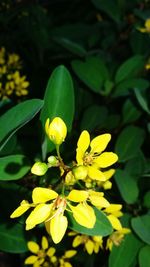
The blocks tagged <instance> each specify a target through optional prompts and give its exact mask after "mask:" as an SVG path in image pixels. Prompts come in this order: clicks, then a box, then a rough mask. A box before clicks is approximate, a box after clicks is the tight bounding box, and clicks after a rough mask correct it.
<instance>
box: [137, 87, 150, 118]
mask: <svg viewBox="0 0 150 267" xmlns="http://www.w3.org/2000/svg"><path fill="white" fill-rule="evenodd" d="M134 93H135V95H136V98H137V100H138V103H139V104H140V106H141V107H142V109H143V110H144V111H146V112H147V113H148V114H150V110H149V107H148V103H147V99H146V97H144V96H143V95H142V93H141V92H140V91H139V90H138V89H134Z"/></svg>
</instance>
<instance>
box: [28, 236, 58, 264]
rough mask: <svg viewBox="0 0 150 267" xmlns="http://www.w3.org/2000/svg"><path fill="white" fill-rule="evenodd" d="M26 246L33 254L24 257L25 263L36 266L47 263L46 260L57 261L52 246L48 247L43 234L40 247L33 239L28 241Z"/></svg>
mask: <svg viewBox="0 0 150 267" xmlns="http://www.w3.org/2000/svg"><path fill="white" fill-rule="evenodd" d="M27 246H28V249H29V251H30V252H32V253H33V255H31V256H29V257H27V258H26V260H25V264H27V265H28V264H32V265H33V267H38V266H43V265H44V263H45V264H46V263H48V262H47V260H48V261H50V262H53V263H54V262H56V261H57V258H56V257H55V256H54V253H55V251H56V250H55V248H53V247H50V248H49V244H48V240H47V238H46V237H45V236H43V237H42V240H41V247H40V246H39V245H38V244H37V243H36V242H34V241H29V242H28V243H27ZM48 266H49V265H48Z"/></svg>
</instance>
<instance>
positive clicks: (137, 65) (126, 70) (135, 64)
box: [115, 55, 144, 83]
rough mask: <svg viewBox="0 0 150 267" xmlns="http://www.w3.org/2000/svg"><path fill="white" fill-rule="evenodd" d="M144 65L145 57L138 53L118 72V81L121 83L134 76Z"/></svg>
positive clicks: (124, 63) (116, 77) (116, 78)
mask: <svg viewBox="0 0 150 267" xmlns="http://www.w3.org/2000/svg"><path fill="white" fill-rule="evenodd" d="M143 67H144V58H143V57H142V56H140V55H136V56H133V57H131V58H129V59H127V60H126V61H125V62H123V64H122V65H121V66H120V67H119V68H118V70H117V72H116V76H115V81H116V83H119V82H121V81H123V80H125V79H127V78H130V77H131V78H133V77H134V76H136V74H137V73H138V72H139V71H140V70H141V69H142V68H143Z"/></svg>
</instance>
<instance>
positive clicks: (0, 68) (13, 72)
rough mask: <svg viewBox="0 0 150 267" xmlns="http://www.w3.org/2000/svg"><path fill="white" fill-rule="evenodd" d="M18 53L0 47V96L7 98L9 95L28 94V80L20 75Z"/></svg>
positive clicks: (20, 67)
mask: <svg viewBox="0 0 150 267" xmlns="http://www.w3.org/2000/svg"><path fill="white" fill-rule="evenodd" d="M21 69H22V65H21V61H20V57H19V55H17V54H15V53H12V54H9V53H7V51H6V49H5V48H4V47H2V48H1V49H0V97H1V98H2V99H4V98H9V97H10V96H11V95H16V96H25V95H27V94H28V89H27V88H28V87H29V82H28V81H27V80H26V76H22V75H21V73H20V70H21Z"/></svg>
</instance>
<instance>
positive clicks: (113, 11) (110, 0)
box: [92, 0, 121, 22]
mask: <svg viewBox="0 0 150 267" xmlns="http://www.w3.org/2000/svg"><path fill="white" fill-rule="evenodd" d="M92 2H93V4H94V5H95V6H96V7H97V8H98V9H100V10H102V11H104V12H106V14H108V15H109V16H110V17H111V18H112V19H113V20H115V21H116V22H119V20H120V15H121V14H120V9H119V5H118V2H117V1H115V0H107V1H103V0H92Z"/></svg>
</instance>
